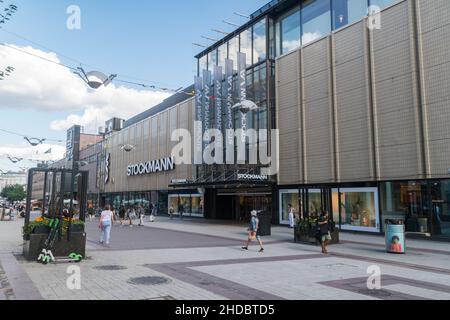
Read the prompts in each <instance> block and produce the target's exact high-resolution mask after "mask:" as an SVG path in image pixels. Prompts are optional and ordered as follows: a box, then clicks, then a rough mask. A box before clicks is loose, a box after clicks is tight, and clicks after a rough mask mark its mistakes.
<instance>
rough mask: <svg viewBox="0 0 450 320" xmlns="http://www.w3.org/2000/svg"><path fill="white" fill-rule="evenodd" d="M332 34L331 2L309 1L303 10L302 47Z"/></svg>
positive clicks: (324, 0)
mask: <svg viewBox="0 0 450 320" xmlns="http://www.w3.org/2000/svg"><path fill="white" fill-rule="evenodd" d="M330 32H331V13H330V0H309V1H305V2H304V3H303V8H302V45H306V44H308V43H310V42H312V41H314V40H316V39H319V38H321V37H323V36H325V35H327V34H329V33H330Z"/></svg>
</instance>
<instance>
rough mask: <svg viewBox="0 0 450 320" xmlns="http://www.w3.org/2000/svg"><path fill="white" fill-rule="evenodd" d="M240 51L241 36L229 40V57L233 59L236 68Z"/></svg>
mask: <svg viewBox="0 0 450 320" xmlns="http://www.w3.org/2000/svg"><path fill="white" fill-rule="evenodd" d="M238 52H239V36H236V37H234V38H233V39H231V40H230V41H228V59H230V60H233V65H234V70H236V66H237V53H238Z"/></svg>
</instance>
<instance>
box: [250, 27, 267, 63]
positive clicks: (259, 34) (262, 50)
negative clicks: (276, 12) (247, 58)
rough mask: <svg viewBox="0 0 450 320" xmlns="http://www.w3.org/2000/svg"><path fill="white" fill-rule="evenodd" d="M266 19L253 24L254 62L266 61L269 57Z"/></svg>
mask: <svg viewBox="0 0 450 320" xmlns="http://www.w3.org/2000/svg"><path fill="white" fill-rule="evenodd" d="M266 51H267V36H266V19H263V20H261V21H260V22H257V23H256V24H255V25H254V26H253V63H254V64H255V63H258V62H260V61H264V60H265V59H266V57H267V53H266Z"/></svg>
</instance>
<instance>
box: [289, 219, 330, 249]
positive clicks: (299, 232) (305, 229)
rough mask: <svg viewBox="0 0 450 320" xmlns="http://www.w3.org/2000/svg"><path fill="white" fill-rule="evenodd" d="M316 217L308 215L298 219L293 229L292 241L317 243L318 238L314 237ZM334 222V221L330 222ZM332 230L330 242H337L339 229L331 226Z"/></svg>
mask: <svg viewBox="0 0 450 320" xmlns="http://www.w3.org/2000/svg"><path fill="white" fill-rule="evenodd" d="M317 220H318V218H316V217H308V218H303V219H298V220H297V223H296V226H295V229H294V241H295V242H297V243H304V244H314V245H317V244H318V240H317V239H316V226H317ZM332 224H334V222H333V223H332ZM333 229H334V230H333V231H332V232H331V237H332V240H331V242H330V244H337V243H339V229H338V228H336V227H333Z"/></svg>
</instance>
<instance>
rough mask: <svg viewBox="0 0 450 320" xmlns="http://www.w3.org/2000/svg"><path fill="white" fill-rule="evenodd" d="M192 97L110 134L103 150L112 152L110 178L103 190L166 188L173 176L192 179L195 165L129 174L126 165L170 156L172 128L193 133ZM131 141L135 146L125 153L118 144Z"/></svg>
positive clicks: (125, 190) (128, 190) (124, 190)
mask: <svg viewBox="0 0 450 320" xmlns="http://www.w3.org/2000/svg"><path fill="white" fill-rule="evenodd" d="M193 125H194V99H189V100H186V101H185V102H182V103H180V104H178V105H176V106H174V107H172V108H169V109H167V110H165V111H163V112H161V113H158V114H156V115H154V116H152V117H150V118H148V119H145V120H144V121H141V122H139V123H137V124H135V125H132V126H130V127H128V128H126V129H124V130H122V131H120V132H118V133H115V134H114V135H113V136H111V137H110V138H109V139H108V140H107V142H106V149H105V150H106V151H105V152H106V153H110V154H111V164H110V180H109V183H108V184H107V185H106V187H105V192H107V193H110V192H133V191H153V190H168V189H169V187H168V185H169V183H170V182H171V180H172V179H193V178H195V167H194V166H192V165H178V166H176V169H175V170H174V171H170V172H161V173H153V174H148V175H143V176H135V177H128V176H127V167H128V165H130V164H137V163H141V162H147V161H152V160H159V159H161V158H166V157H170V156H171V152H172V147H173V146H174V145H175V144H176V143H173V142H171V141H170V138H171V134H172V131H173V130H174V129H176V128H184V129H187V130H189V131H191V132H193ZM126 144H132V145H136V148H135V149H134V150H133V151H131V152H129V153H127V152H124V151H122V150H121V149H120V147H121V145H126Z"/></svg>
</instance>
